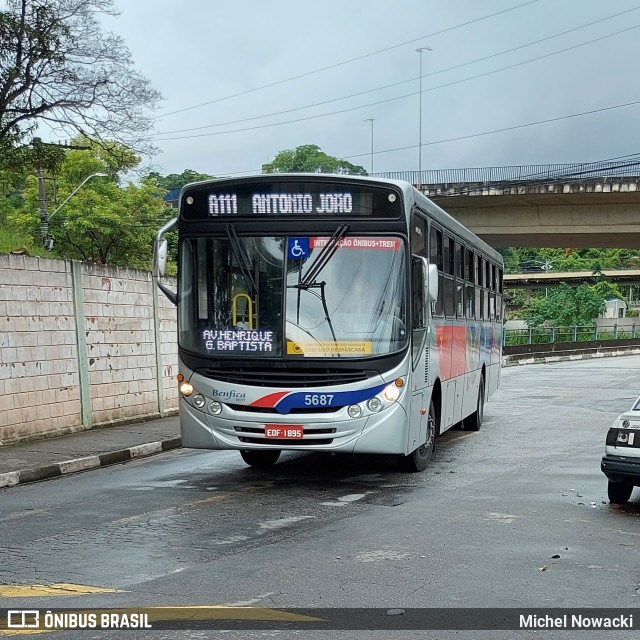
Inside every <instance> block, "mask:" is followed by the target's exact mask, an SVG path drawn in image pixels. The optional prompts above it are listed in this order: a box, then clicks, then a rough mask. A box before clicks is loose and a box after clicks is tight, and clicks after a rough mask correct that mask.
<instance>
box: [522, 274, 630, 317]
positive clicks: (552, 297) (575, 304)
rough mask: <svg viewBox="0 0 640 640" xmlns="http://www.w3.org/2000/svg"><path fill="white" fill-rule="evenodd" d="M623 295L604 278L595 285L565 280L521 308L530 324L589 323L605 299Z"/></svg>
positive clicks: (601, 309) (596, 315)
mask: <svg viewBox="0 0 640 640" xmlns="http://www.w3.org/2000/svg"><path fill="white" fill-rule="evenodd" d="M611 298H620V299H623V296H622V294H621V293H620V291H619V289H618V287H617V286H616V285H615V284H611V283H610V282H606V281H604V280H602V281H600V282H598V283H596V284H595V285H593V286H589V285H587V284H582V285H580V286H579V287H571V286H569V285H568V284H566V283H565V282H562V283H560V285H559V286H558V287H555V288H553V289H549V293H548V295H547V296H545V297H538V298H533V299H532V300H531V306H530V307H528V308H527V309H525V310H524V311H523V312H522V317H523V318H524V320H525V321H526V322H527V324H528V325H529V326H530V327H538V326H540V325H543V324H546V325H550V326H555V327H568V326H572V325H579V326H590V325H592V324H593V322H594V320H595V318H597V317H598V315H599V314H600V312H601V311H603V310H604V308H605V301H606V300H610V299H611Z"/></svg>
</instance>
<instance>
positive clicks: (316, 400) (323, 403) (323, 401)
mask: <svg viewBox="0 0 640 640" xmlns="http://www.w3.org/2000/svg"><path fill="white" fill-rule="evenodd" d="M332 400H333V394H332V393H307V394H305V396H304V404H305V406H307V407H328V406H330V405H331V401H332Z"/></svg>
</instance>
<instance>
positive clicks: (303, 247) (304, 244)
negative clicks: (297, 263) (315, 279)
mask: <svg viewBox="0 0 640 640" xmlns="http://www.w3.org/2000/svg"><path fill="white" fill-rule="evenodd" d="M287 256H288V258H289V260H303V259H304V258H307V257H308V256H309V238H289V239H288V240H287Z"/></svg>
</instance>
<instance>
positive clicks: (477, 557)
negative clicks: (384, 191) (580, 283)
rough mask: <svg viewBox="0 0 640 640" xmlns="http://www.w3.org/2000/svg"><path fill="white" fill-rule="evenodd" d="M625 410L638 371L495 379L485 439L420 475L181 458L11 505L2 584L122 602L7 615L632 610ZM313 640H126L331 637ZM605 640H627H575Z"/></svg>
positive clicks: (633, 543) (13, 492) (448, 453)
mask: <svg viewBox="0 0 640 640" xmlns="http://www.w3.org/2000/svg"><path fill="white" fill-rule="evenodd" d="M638 395H640V357H635V356H633V357H620V358H606V359H601V360H597V361H596V360H591V361H580V362H565V363H555V364H552V365H531V366H524V367H512V368H508V369H504V370H503V374H502V385H501V389H500V390H499V391H498V393H497V394H496V395H495V396H494V397H493V398H492V400H491V401H490V402H489V403H488V404H487V405H486V410H485V424H484V425H483V428H482V430H481V431H480V432H479V433H465V432H448V433H447V434H445V435H444V436H443V437H442V438H440V439H439V441H438V443H437V448H436V454H435V457H434V460H433V462H432V465H431V467H430V468H429V469H428V470H427V471H426V472H424V473H422V474H403V473H399V472H398V471H397V470H396V467H395V464H394V461H393V460H392V459H387V458H385V457H382V456H378V457H374V456H372V457H348V456H324V455H323V456H321V455H315V454H304V455H303V454H285V455H284V456H283V457H282V458H281V462H280V463H279V464H278V465H277V466H276V467H275V468H274V469H273V470H272V471H266V472H265V471H256V470H253V469H250V468H248V467H246V466H245V465H244V463H243V462H242V460H241V458H240V456H239V455H238V454H237V453H235V452H197V451H189V450H182V451H174V452H168V453H165V454H162V455H159V456H156V457H153V458H150V459H147V460H141V461H137V462H130V463H127V464H125V465H119V466H115V467H110V468H106V469H99V470H95V471H91V472H87V473H82V474H78V475H74V476H66V477H64V478H59V479H56V480H51V481H47V482H42V483H36V484H33V485H22V486H18V487H13V488H10V489H5V490H2V491H0V523H1V527H0V531H1V538H0V558H1V562H0V584H5V585H6V584H22V585H28V584H50V583H73V584H79V585H91V586H94V587H102V588H108V589H114V590H117V591H116V592H109V593H101V594H92V595H83V596H71V597H62V596H56V597H53V596H48V597H36V598H0V607H2V608H4V607H14V606H19V607H21V608H24V607H27V606H29V607H39V608H48V607H142V606H159V605H173V606H179V605H220V604H222V605H251V606H256V607H384V608H389V607H523V608H527V607H607V606H610V607H623V608H627V607H640V562H639V560H640V553H639V551H640V517H639V516H640V489H636V490H635V493H634V495H633V496H632V502H631V503H630V504H629V505H627V506H625V507H624V508H614V507H612V506H610V505H609V504H608V503H607V502H606V500H607V498H606V479H605V477H604V476H603V475H602V473H601V472H600V458H601V457H602V454H603V451H604V438H605V434H606V431H607V429H608V427H609V425H610V423H611V421H612V420H613V418H614V417H615V416H616V415H617V414H618V413H619V412H621V411H623V410H625V409H627V408H628V407H629V406H630V405H631V403H632V401H633V399H635V398H636V397H637V396H638ZM553 556H558V557H553ZM545 567H546V568H545ZM638 618H639V620H640V610H639V611H638ZM320 633H321V632H316V633H310V632H303V631H299V632H293V631H290V632H275V631H270V632H257V631H256V632H247V631H245V632H226V633H225V632H213V631H191V632H181V633H177V632H169V631H167V632H160V631H154V632H146V633H144V632H128V633H127V634H125V636H124V637H131V638H133V637H135V638H138V637H140V638H142V637H145V638H146V637H149V638H182V637H184V638H209V637H211V638H217V637H227V638H228V637H232V638H235V637H238V638H240V637H242V638H250V637H296V638H297V637H305V638H312V637H318V638H320V637H335V634H334V636H329V635H326V634H325V635H320ZM548 633H549V632H545V631H538V632H537V633H536V637H548V635H546V634H548ZM581 633H584V632H559V631H556V632H553V637H554V638H556V637H558V638H564V637H567V638H568V637H578V634H581ZM631 633H632V634H633V632H631ZM220 634H222V635H220ZM316 634H317V635H316ZM532 634H533V632H532V631H527V632H515V631H512V632H503V633H502V634H501V633H496V632H464V631H459V632H454V631H450V632H435V631H432V632H428V631H412V632H400V631H398V632H395V633H389V632H366V633H365V632H344V633H341V634H340V637H341V638H342V637H344V638H351V637H353V638H356V637H357V638H365V637H366V638H378V637H379V638H383V637H385V638H386V637H398V638H401V637H411V638H413V637H424V638H467V637H469V638H471V637H473V638H485V637H486V638H490V637H491V638H496V637H504V638H518V637H530V636H531V635H532ZM541 634H542V635H541ZM54 635H55V637H64V638H67V637H68V638H74V637H76V636H77V637H78V638H84V639H85V640H88V638H93V637H96V638H106V637H123V635H122V632H121V633H117V632H99V633H98V632H91V631H84V632H77V633H73V632H64V633H63V635H60V634H54ZM617 636H620V637H630V636H629V634H628V632H618V633H611V632H597V631H594V632H591V633H590V634H589V636H588V637H589V638H596V637H603V638H605V637H606V638H612V637H617ZM34 637H35V636H34ZM38 637H48V636H46V635H45V636H38Z"/></svg>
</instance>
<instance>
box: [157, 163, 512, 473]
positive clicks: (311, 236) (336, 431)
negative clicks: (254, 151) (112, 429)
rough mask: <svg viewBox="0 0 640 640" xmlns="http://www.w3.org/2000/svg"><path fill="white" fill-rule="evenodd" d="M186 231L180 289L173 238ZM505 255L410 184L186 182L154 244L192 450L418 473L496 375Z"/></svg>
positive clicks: (363, 180)
mask: <svg viewBox="0 0 640 640" xmlns="http://www.w3.org/2000/svg"><path fill="white" fill-rule="evenodd" d="M176 229H177V233H178V275H177V285H176V286H177V290H176V291H173V290H172V289H171V288H170V287H169V285H168V283H167V282H166V280H164V279H163V277H164V276H165V273H166V264H167V239H166V237H165V236H166V234H168V233H169V232H172V231H175V230H176ZM502 273H503V262H502V257H501V255H500V254H499V253H498V252H497V251H495V250H494V249H492V248H491V247H490V246H489V245H487V244H486V243H485V242H483V241H482V240H480V239H479V238H478V237H476V236H475V235H474V234H473V233H471V232H470V231H469V230H468V229H466V228H465V227H464V226H463V225H462V224H460V223H459V222H457V221H456V220H455V219H454V218H452V217H451V216H450V215H448V214H447V213H446V212H445V211H444V210H442V209H441V208H440V207H438V206H437V205H436V204H434V203H433V202H431V201H430V200H429V199H428V198H427V197H425V196H424V195H423V194H422V193H421V192H420V191H418V190H417V189H416V188H414V187H413V186H412V185H410V184H409V183H406V182H402V181H396V180H386V179H378V178H371V177H360V176H358V177H356V176H350V175H328V174H267V175H257V176H253V177H243V178H237V179H216V180H210V181H206V182H198V183H193V184H189V185H187V186H185V187H184V188H183V189H182V191H181V193H180V198H179V204H178V216H177V217H176V218H175V219H173V220H171V221H169V222H168V223H167V224H165V225H164V227H163V228H162V229H160V231H159V232H158V234H157V237H156V241H155V244H154V270H153V275H154V280H155V282H156V283H157V285H158V286H159V287H160V289H161V290H162V291H163V292H164V293H165V294H166V295H167V296H168V297H169V299H170V300H171V301H172V302H173V303H174V304H176V305H177V326H178V358H179V373H178V382H179V415H180V426H181V432H182V445H183V446H184V447H193V448H203V449H235V450H238V451H239V452H240V454H241V455H242V458H243V459H244V461H245V462H246V463H247V464H248V465H251V466H254V467H269V466H271V465H273V464H275V463H276V462H277V460H278V458H279V456H280V453H281V451H283V450H288V451H308V452H309V451H313V452H319V451H323V452H342V453H353V454H358V453H363V454H389V455H393V456H396V457H397V459H398V462H399V464H400V467H401V468H403V469H405V470H407V471H422V470H424V469H425V468H426V467H427V465H428V462H429V459H430V457H431V455H432V452H433V450H434V445H435V441H436V438H437V437H438V436H439V435H440V434H442V433H444V432H445V431H446V430H447V429H450V428H452V427H458V428H464V429H468V430H472V431H477V430H478V429H480V426H481V425H482V421H483V412H484V404H485V401H486V400H488V399H489V397H490V396H491V395H492V394H493V393H494V392H495V391H496V389H497V388H498V385H499V379H500V365H501V349H502V296H503V282H502Z"/></svg>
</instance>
